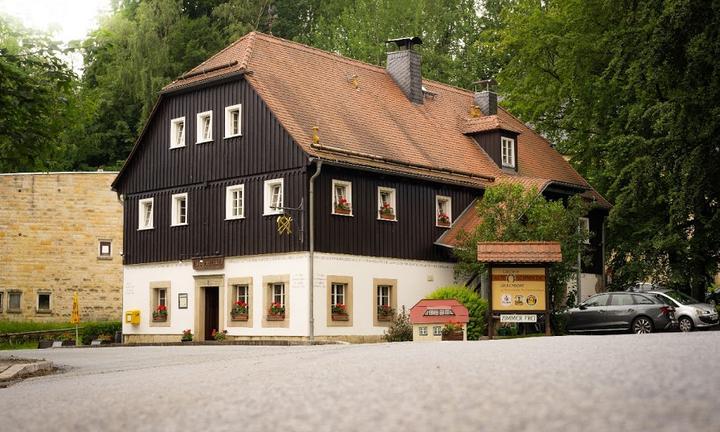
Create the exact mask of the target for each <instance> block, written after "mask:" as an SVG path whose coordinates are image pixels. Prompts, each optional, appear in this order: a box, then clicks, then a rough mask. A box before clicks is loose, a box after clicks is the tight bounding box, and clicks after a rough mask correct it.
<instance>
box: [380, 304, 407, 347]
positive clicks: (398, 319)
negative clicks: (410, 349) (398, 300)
mask: <svg viewBox="0 0 720 432" xmlns="http://www.w3.org/2000/svg"><path fill="white" fill-rule="evenodd" d="M385 340H386V341H388V342H406V341H411V340H413V328H412V325H411V324H410V317H409V316H408V314H407V313H406V312H405V306H403V308H402V312H400V313H399V314H397V315H395V318H393V320H392V322H391V323H390V327H389V328H388V329H387V331H386V332H385Z"/></svg>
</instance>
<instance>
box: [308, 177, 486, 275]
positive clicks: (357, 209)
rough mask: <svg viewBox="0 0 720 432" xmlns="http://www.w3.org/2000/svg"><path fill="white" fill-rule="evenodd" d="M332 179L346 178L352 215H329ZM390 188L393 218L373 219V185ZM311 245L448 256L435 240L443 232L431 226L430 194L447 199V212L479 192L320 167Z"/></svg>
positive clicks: (372, 252)
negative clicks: (448, 198)
mask: <svg viewBox="0 0 720 432" xmlns="http://www.w3.org/2000/svg"><path fill="white" fill-rule="evenodd" d="M332 180H343V181H349V182H352V208H353V216H352V217H348V216H339V215H333V214H332V193H333V192H332ZM379 186H382V187H389V188H394V189H395V193H396V214H397V222H388V221H382V220H378V198H377V188H378V187H379ZM316 191H317V194H316V201H315V214H316V217H317V219H316V221H317V222H316V226H317V228H316V230H315V233H316V239H315V242H316V249H317V250H318V251H320V252H331V253H344V254H353V255H366V256H378V257H395V258H405V259H417V260H438V261H450V260H451V256H450V255H449V254H448V253H447V250H446V249H445V248H443V247H440V246H436V245H435V244H434V242H435V240H437V238H438V237H440V235H441V234H442V233H443V232H444V231H445V229H443V228H438V227H436V226H435V197H436V195H444V196H449V197H451V198H452V216H453V219H456V218H457V217H458V216H460V213H461V212H462V211H463V210H464V209H465V208H466V207H467V206H468V205H469V204H470V203H471V202H472V200H473V199H474V198H475V197H476V196H478V195H481V194H482V191H480V190H475V189H470V188H462V187H458V186H451V185H444V184H437V183H432V182H425V181H421V180H413V179H408V178H402V177H395V176H384V175H380V174H374V173H369V172H363V171H354V170H349V169H343V168H338V167H332V166H324V167H323V171H322V174H321V175H320V177H319V178H318V179H317V180H316Z"/></svg>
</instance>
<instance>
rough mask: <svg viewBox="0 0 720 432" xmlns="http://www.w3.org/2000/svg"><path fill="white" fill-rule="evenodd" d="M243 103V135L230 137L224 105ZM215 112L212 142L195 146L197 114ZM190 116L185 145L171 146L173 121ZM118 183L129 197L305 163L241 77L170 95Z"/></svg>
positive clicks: (159, 108)
mask: <svg viewBox="0 0 720 432" xmlns="http://www.w3.org/2000/svg"><path fill="white" fill-rule="evenodd" d="M236 104H242V121H241V131H242V136H239V137H234V138H228V139H225V138H224V135H225V107H227V106H231V105H236ZM210 110H212V112H213V118H212V130H213V133H212V135H213V140H212V142H207V143H203V144H196V143H195V142H196V136H197V121H196V117H197V114H198V113H201V112H204V111H210ZM183 116H184V117H185V147H181V148H175V149H170V120H171V119H174V118H178V117H183ZM150 122H151V123H150V125H149V127H148V130H147V133H146V134H145V136H144V137H143V142H142V143H141V144H140V147H139V148H138V151H137V153H136V155H135V157H134V159H133V160H132V165H130V166H129V167H128V168H127V170H126V171H125V174H124V177H123V178H122V179H121V182H120V184H118V186H117V188H118V191H119V192H120V193H122V194H125V195H130V194H135V193H142V192H149V191H156V190H162V189H167V188H173V187H179V186H183V185H188V184H198V183H203V182H210V181H218V180H223V179H229V178H235V177H243V176H248V175H253V174H258V173H266V172H272V171H282V170H287V169H292V168H298V167H302V166H304V165H305V163H306V160H307V157H306V156H305V154H304V153H303V151H302V150H300V148H299V147H298V146H297V145H295V144H294V143H293V141H292V139H291V138H290V136H289V135H288V134H287V133H286V132H285V130H284V129H283V128H282V126H281V125H280V123H279V122H278V121H277V119H276V118H275V116H274V115H273V114H272V112H271V111H270V109H269V108H268V107H267V105H265V103H264V102H263V101H262V99H261V98H260V97H259V96H258V94H257V93H256V92H255V91H254V90H253V88H252V87H251V86H250V85H249V84H248V83H247V81H245V80H244V79H240V80H238V81H232V82H228V83H223V84H218V85H217V86H214V87H209V88H203V89H199V90H196V91H193V92H190V93H184V94H178V95H169V96H166V97H165V99H164V101H163V102H162V103H161V106H159V107H158V109H157V111H156V113H155V115H154V116H153V118H152V119H150Z"/></svg>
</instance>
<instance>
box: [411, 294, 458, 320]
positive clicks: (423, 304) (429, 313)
mask: <svg viewBox="0 0 720 432" xmlns="http://www.w3.org/2000/svg"><path fill="white" fill-rule="evenodd" d="M468 321H470V316H469V314H468V310H467V308H466V307H465V306H463V305H462V304H461V303H460V302H459V301H457V300H454V299H451V300H432V299H422V300H420V301H419V302H417V304H415V306H413V307H412V308H410V323H411V324H448V323H458V324H467V322H468Z"/></svg>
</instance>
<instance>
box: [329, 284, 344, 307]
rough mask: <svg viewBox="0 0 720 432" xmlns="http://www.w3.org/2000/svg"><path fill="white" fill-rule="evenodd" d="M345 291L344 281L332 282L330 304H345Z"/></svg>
mask: <svg viewBox="0 0 720 432" xmlns="http://www.w3.org/2000/svg"><path fill="white" fill-rule="evenodd" d="M346 291H347V284H344V283H333V284H332V285H331V286H330V305H331V306H335V305H345V304H347V303H345V293H346Z"/></svg>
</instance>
